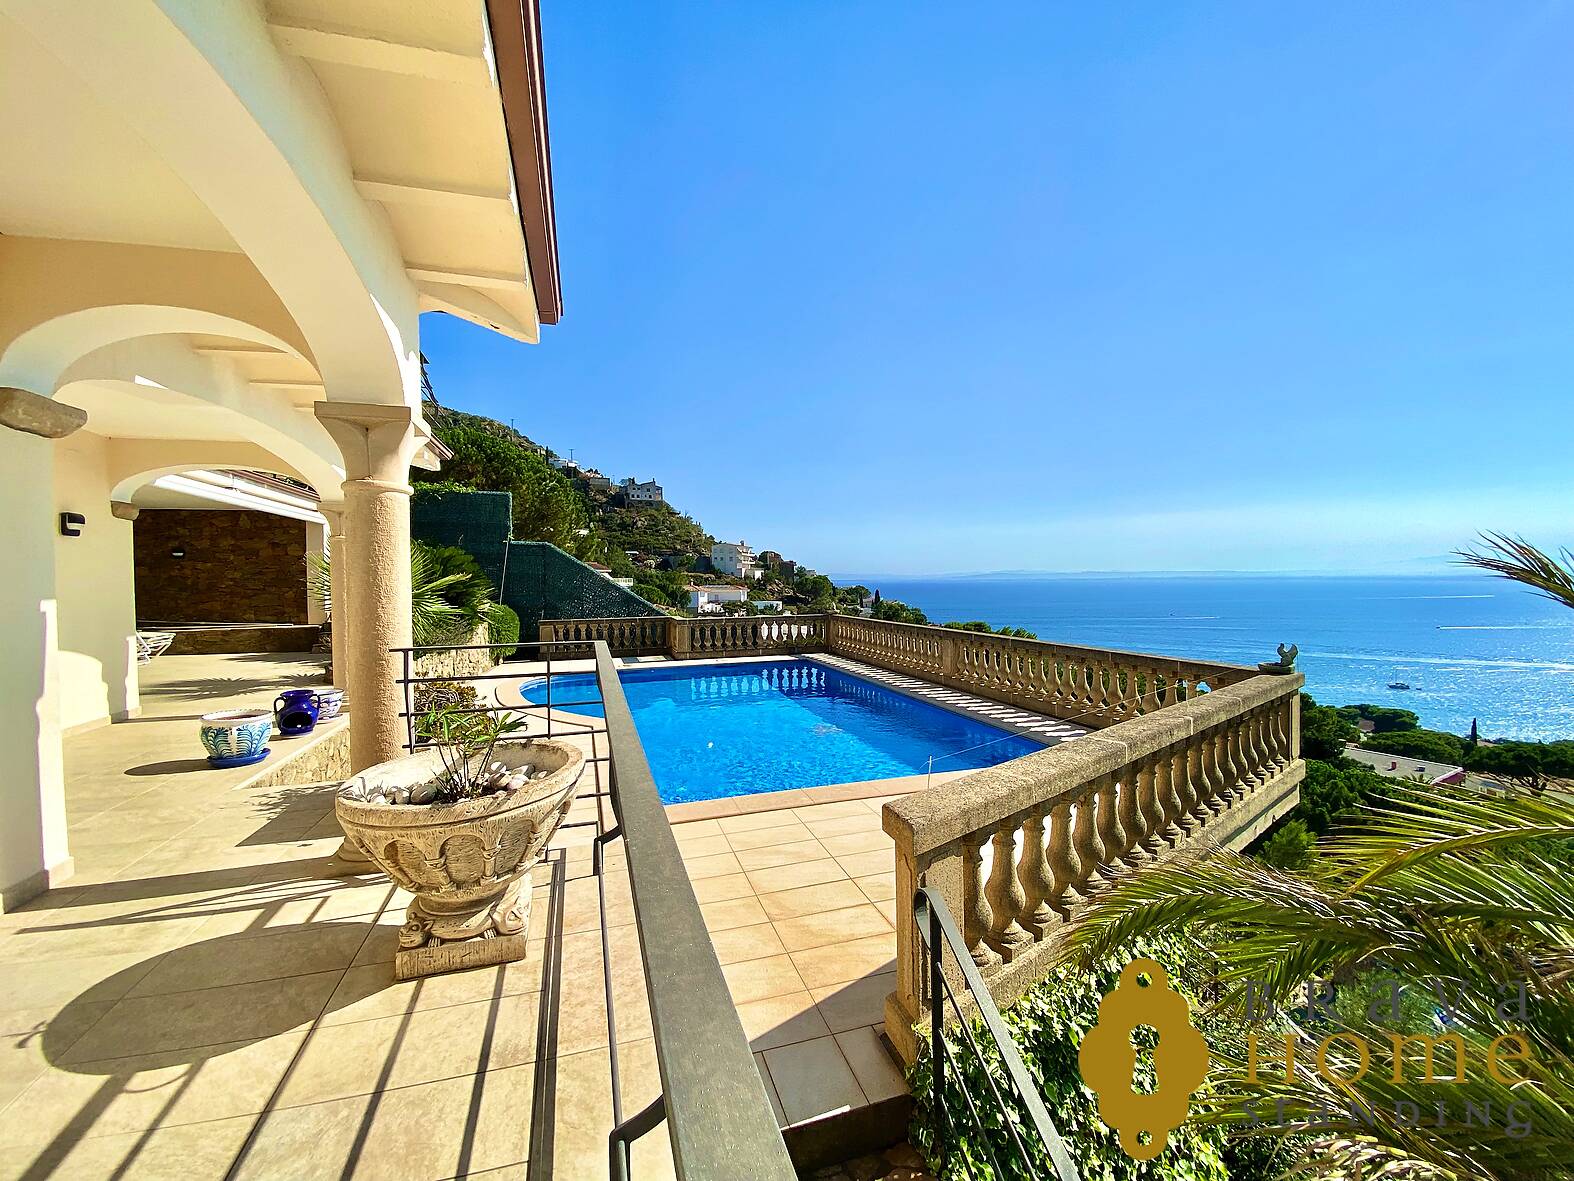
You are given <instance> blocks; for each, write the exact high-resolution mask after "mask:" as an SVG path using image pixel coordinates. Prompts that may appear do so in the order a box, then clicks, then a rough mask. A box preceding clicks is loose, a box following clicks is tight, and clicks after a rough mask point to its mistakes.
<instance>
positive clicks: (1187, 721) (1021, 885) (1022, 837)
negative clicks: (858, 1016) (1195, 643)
mask: <svg viewBox="0 0 1574 1181" xmlns="http://www.w3.org/2000/svg"><path fill="white" fill-rule="evenodd" d="M1303 683H1304V678H1303V677H1301V676H1300V675H1299V674H1293V675H1289V676H1275V675H1267V674H1262V675H1255V676H1253V675H1247V677H1246V679H1243V680H1239V681H1237V682H1236V683H1234V684H1232V685H1230V686H1228V687H1226V688H1222V689H1215V690H1213V691H1212V692H1209V693H1205V694H1202V695H1199V696H1196V697H1193V698H1191V699H1190V700H1184V701H1180V702H1177V703H1175V704H1174V705H1173V706H1171V707H1170V708H1166V709H1162V710H1159V711H1158V712H1155V713H1153V714H1151V715H1150V716H1146V717H1136V718H1132V719H1130V720H1128V721H1124V722H1121V723H1120V724H1119V725H1116V726H1113V727H1111V728H1108V729H1105V730H1101V731H1099V732H1098V733H1096V734H1090V735H1088V736H1086V737H1083V738H1079V739H1077V740H1075V741H1074V742H1069V743H1064V744H1062V745H1060V746H1055V747H1051V748H1050V749H1049V750H1046V751H1042V752H1040V753H1038V754H1032V755H1028V756H1026V757H1024V758H1020V759H1015V760H1013V761H1011V762H1009V763H1003V764H1001V765H1000V766H997V767H991V768H989V769H987V770H983V771H978V772H975V773H973V774H971V775H968V776H964V777H961V778H958V779H954V780H951V781H950V782H948V783H945V784H942V785H940V786H938V787H934V788H931V789H930V790H927V791H924V792H918V793H914V794H913V795H909V796H905V797H903V798H902V799H899V800H896V801H893V802H892V803H889V804H887V805H886V807H885V810H884V824H885V831H886V832H887V833H888V834H889V835H890V836H891V838H892V839H893V840H894V842H895V845H896V898H897V900H898V905H899V907H901V908H902V909H901V910H900V911H899V913H898V914H897V916H896V919H897V921H896V931H897V960H896V963H897V977H896V991H895V992H894V993H893V994H892V996H891V997H890V998H889V999H888V1001H887V1004H886V1032H887V1033H888V1034H889V1035H890V1037H891V1040H892V1041H893V1042H894V1043H895V1044H896V1046H897V1048H898V1049H899V1050H901V1051H902V1053H903V1054H904V1055H905V1056H906V1057H907V1058H908V1060H909V1061H911V1060H912V1057H913V1055H914V1053H915V1052H916V1042H915V1035H914V1032H913V1027H914V1025H915V1023H917V1022H919V1021H920V1020H921V1019H922V1018H923V1015H924V1014H925V1013H926V1012H927V1011H928V1009H929V1006H930V1004H931V1003H932V998H931V997H930V995H929V988H928V986H927V984H926V982H925V979H924V973H923V970H922V955H921V949H920V948H919V946H918V944H917V942H916V939H915V936H914V930H915V928H914V916H913V915H912V913H911V900H912V898H913V897H914V895H915V893H916V891H917V890H918V889H919V888H920V887H923V886H927V887H929V888H931V889H933V890H938V891H939V892H940V894H941V895H942V896H943V897H944V898H945V900H946V905H947V906H948V907H949V908H950V910H951V912H952V913H953V914H954V915H956V916H957V921H958V925H959V926H960V928H961V930H962V933H963V937H964V939H965V941H966V946H967V949H968V953H969V955H970V957H971V959H972V961H973V963H974V964H975V965H976V966H977V968H978V970H979V971H980V973H981V974H982V975H983V978H984V980H985V981H986V982H987V983H988V985H989V989H990V992H991V994H992V995H993V996H994V998H995V1000H996V1001H997V1002H999V1003H1000V1004H1006V1003H1009V1002H1010V1001H1011V1000H1013V999H1015V997H1016V996H1017V995H1019V994H1020V993H1021V992H1022V991H1023V989H1025V988H1026V987H1027V986H1028V985H1029V984H1031V983H1032V982H1033V981H1035V980H1037V979H1039V978H1040V977H1042V975H1043V974H1044V971H1045V970H1046V969H1047V967H1048V965H1049V962H1050V960H1051V959H1052V958H1053V954H1054V949H1055V942H1056V939H1055V936H1056V934H1057V933H1058V932H1059V931H1060V930H1061V929H1062V928H1063V927H1064V925H1065V924H1066V923H1067V922H1068V921H1069V920H1070V919H1071V918H1072V917H1073V916H1074V915H1075V914H1076V913H1077V911H1078V909H1079V908H1080V907H1082V906H1084V905H1085V904H1086V903H1087V902H1089V901H1090V900H1092V899H1094V898H1096V897H1098V895H1099V894H1100V893H1101V892H1103V891H1105V890H1107V889H1109V888H1110V887H1111V886H1112V885H1113V884H1114V882H1115V881H1116V880H1117V878H1119V877H1120V876H1121V875H1122V874H1123V873H1126V872H1129V871H1130V870H1132V869H1135V868H1137V867H1140V866H1141V865H1143V864H1144V863H1146V862H1150V861H1152V860H1153V859H1155V858H1156V857H1159V856H1161V855H1162V854H1163V853H1165V852H1167V851H1169V850H1172V849H1175V848H1177V847H1179V846H1182V845H1185V844H1188V843H1192V842H1207V843H1209V844H1216V845H1225V844H1232V843H1239V842H1241V841H1243V840H1244V839H1246V838H1247V837H1249V836H1250V835H1252V834H1253V833H1255V832H1256V831H1260V829H1261V828H1263V827H1265V826H1266V825H1267V823H1269V821H1270V820H1271V819H1273V817H1274V816H1275V815H1276V814H1277V813H1278V812H1279V811H1281V810H1283V808H1285V807H1288V806H1289V805H1290V804H1292V803H1293V801H1294V798H1295V797H1294V796H1293V794H1292V793H1293V790H1294V788H1295V786H1296V785H1297V784H1298V783H1299V782H1300V780H1301V778H1302V777H1303V775H1304V773H1305V765H1304V764H1303V763H1302V762H1301V760H1300V759H1299V758H1298V757H1297V751H1298V750H1299V746H1300V734H1299V730H1300V715H1299V710H1300V704H1299V703H1300V698H1299V693H1300V688H1301V685H1302V684H1303Z"/></svg>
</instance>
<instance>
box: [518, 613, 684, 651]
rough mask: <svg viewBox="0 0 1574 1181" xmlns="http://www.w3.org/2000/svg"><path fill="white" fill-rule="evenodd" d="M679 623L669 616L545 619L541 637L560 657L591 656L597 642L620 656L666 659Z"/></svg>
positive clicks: (542, 624)
mask: <svg viewBox="0 0 1574 1181" xmlns="http://www.w3.org/2000/svg"><path fill="white" fill-rule="evenodd" d="M677 622H680V621H679V620H674V619H671V618H669V617H668V616H665V615H640V616H634V617H632V618H617V619H545V620H542V622H541V634H540V637H539V638H540V640H541V642H542V643H544V644H554V645H556V651H557V653H558V655H559V656H581V655H582V656H589V655H591V654H592V651H593V646H594V644H595V643H596V641H597V640H600V641H602V642H603V643H605V644H606V645H607V647H608V648H609V649H610V650H611V651H613V652H615V653H617V654H618V655H619V656H664V655H666V654H667V653H668V651H669V649H670V647H671V643H672V639H671V625H672V624H674V623H677ZM571 645H573V647H571ZM580 646H582V647H580Z"/></svg>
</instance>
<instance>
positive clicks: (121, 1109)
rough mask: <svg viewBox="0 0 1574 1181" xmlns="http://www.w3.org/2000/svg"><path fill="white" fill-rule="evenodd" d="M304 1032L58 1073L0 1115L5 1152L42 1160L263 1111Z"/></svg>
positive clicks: (44, 1077) (0, 1139)
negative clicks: (91, 1142)
mask: <svg viewBox="0 0 1574 1181" xmlns="http://www.w3.org/2000/svg"><path fill="white" fill-rule="evenodd" d="M305 1036H306V1035H305V1031H304V1030H297V1031H296V1032H294V1033H288V1034H281V1035H280V1036H278V1037H272V1038H266V1039H264V1040H262V1041H256V1042H236V1043H232V1044H230V1045H227V1046H214V1047H211V1048H210V1049H208V1050H206V1051H204V1054H203V1056H201V1057H197V1056H194V1055H192V1054H190V1053H188V1052H183V1051H175V1052H166V1053H163V1054H151V1055H139V1056H136V1057H131V1058H112V1059H107V1060H105V1061H101V1062H84V1063H79V1064H77V1065H75V1066H71V1067H65V1068H55V1069H52V1070H49V1071H47V1072H45V1073H44V1074H43V1075H42V1076H41V1077H39V1078H38V1079H37V1080H35V1081H34V1082H33V1084H32V1085H31V1086H30V1087H28V1088H27V1090H26V1091H24V1092H23V1093H22V1094H21V1095H20V1096H18V1097H17V1099H16V1100H15V1101H14V1102H13V1103H12V1104H11V1105H10V1106H9V1107H7V1108H5V1110H4V1111H3V1112H0V1144H3V1145H6V1146H7V1148H8V1149H26V1150H29V1151H31V1152H35V1153H37V1152H42V1151H43V1150H45V1149H47V1148H48V1147H49V1145H50V1144H51V1143H53V1142H55V1141H57V1140H60V1141H66V1140H72V1139H80V1138H83V1137H87V1136H112V1135H120V1134H123V1133H127V1132H140V1131H144V1130H146V1129H148V1128H154V1127H170V1126H174V1125H177V1124H191V1123H199V1122H203V1121H207V1120H218V1119H226V1118H229V1117H231V1116H238V1115H247V1114H253V1113H256V1112H260V1111H262V1110H263V1109H264V1108H265V1107H266V1106H267V1105H268V1100H269V1098H270V1097H271V1096H272V1094H273V1092H274V1088H275V1087H277V1086H278V1084H279V1080H280V1079H282V1078H283V1077H284V1072H285V1071H286V1070H287V1069H288V1068H289V1065H290V1062H291V1061H292V1060H293V1059H294V1057H295V1054H296V1052H297V1051H298V1050H299V1049H300V1046H301V1042H302V1041H303V1040H304V1039H305Z"/></svg>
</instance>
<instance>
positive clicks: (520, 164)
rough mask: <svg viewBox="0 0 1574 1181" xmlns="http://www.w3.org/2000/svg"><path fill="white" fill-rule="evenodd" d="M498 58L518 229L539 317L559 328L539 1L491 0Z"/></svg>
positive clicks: (560, 303) (489, 8)
mask: <svg viewBox="0 0 1574 1181" xmlns="http://www.w3.org/2000/svg"><path fill="white" fill-rule="evenodd" d="M486 15H487V23H488V24H490V25H491V28H492V52H493V54H494V55H495V57H496V59H497V81H498V88H499V89H500V90H501V91H502V95H503V122H504V124H505V126H506V127H507V130H508V148H509V155H510V156H511V157H512V160H513V166H514V188H515V189H516V190H517V191H518V193H519V224H520V226H521V228H522V229H523V230H524V233H525V254H526V258H527V259H528V261H529V263H530V279H531V283H532V285H533V286H534V288H535V296H536V314H537V316H538V317H539V318H540V320H541V323H543V324H556V323H557V322H558V318H559V317H560V316H561V315H562V314H563V288H562V284H561V280H560V278H559V275H558V263H557V217H556V213H555V212H554V210H553V206H552V148H551V144H550V143H549V142H548V138H547V91H546V70H545V66H544V64H543V60H542V56H541V9H540V6H539V4H538V2H537V0H486Z"/></svg>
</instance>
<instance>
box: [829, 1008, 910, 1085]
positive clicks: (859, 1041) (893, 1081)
mask: <svg viewBox="0 0 1574 1181" xmlns="http://www.w3.org/2000/svg"><path fill="white" fill-rule="evenodd" d="M836 1044H837V1045H838V1046H840V1047H841V1051H842V1057H844V1058H846V1059H847V1065H849V1066H850V1067H852V1070H853V1075H854V1077H856V1078H857V1079H858V1086H859V1088H860V1089H861V1090H862V1091H863V1093H864V1097H865V1098H866V1099H868V1100H869V1102H870V1103H878V1102H880V1100H882V1099H891V1098H894V1097H895V1096H897V1095H905V1094H907V1080H906V1079H904V1078H903V1077H902V1072H901V1071H900V1070H898V1069H897V1066H896V1063H895V1061H894V1060H893V1059H892V1057H891V1053H890V1052H889V1051H888V1050H887V1049H886V1048H885V1043H884V1042H883V1041H881V1040H880V1031H879V1030H878V1029H876V1028H874V1027H872V1026H867V1025H865V1026H860V1027H859V1028H858V1029H850V1030H848V1031H847V1032H845V1033H839V1034H837V1035H836Z"/></svg>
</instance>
